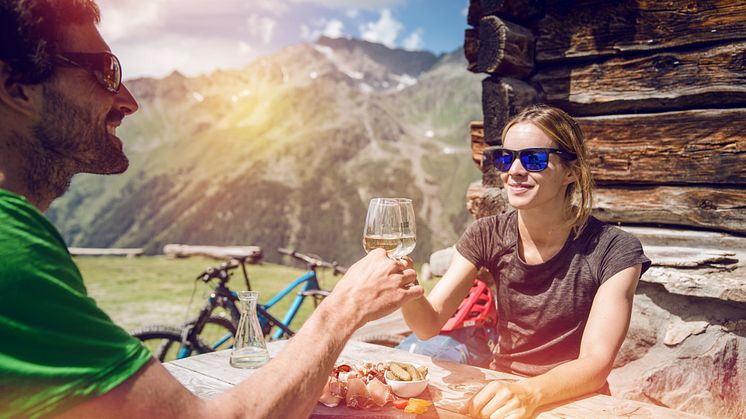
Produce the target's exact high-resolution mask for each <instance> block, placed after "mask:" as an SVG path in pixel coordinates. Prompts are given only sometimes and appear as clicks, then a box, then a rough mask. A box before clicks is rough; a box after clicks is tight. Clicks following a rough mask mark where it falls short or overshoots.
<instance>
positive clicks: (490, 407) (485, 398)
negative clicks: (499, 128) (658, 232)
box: [402, 105, 650, 418]
mask: <svg viewBox="0 0 746 419" xmlns="http://www.w3.org/2000/svg"><path fill="white" fill-rule="evenodd" d="M492 163H493V164H494V165H495V167H496V168H497V169H498V170H499V171H500V172H501V173H500V177H501V179H502V182H503V185H504V187H505V190H506V192H507V196H508V201H509V202H510V205H511V206H512V207H513V208H515V211H512V212H509V213H507V214H501V215H497V216H492V217H486V218H482V219H480V220H478V221H477V222H475V223H474V224H472V225H471V226H470V227H469V228H468V229H467V231H466V232H465V233H464V235H463V236H462V237H461V239H460V240H459V242H458V243H457V245H456V250H457V252H455V255H454V258H453V260H452V262H451V265H450V267H449V268H448V271H447V272H446V274H445V275H444V276H443V278H442V279H441V280H440V282H439V283H438V284H437V285H436V286H435V288H434V289H433V290H432V291H431V292H430V294H429V295H428V296H427V297H421V298H419V299H416V300H413V301H411V302H409V303H407V304H405V305H404V306H403V309H402V310H403V313H404V319H405V320H406V321H407V323H408V324H409V326H410V327H411V329H412V330H413V331H414V332H415V334H416V335H417V337H418V338H420V339H427V338H429V337H431V336H434V335H436V334H437V333H438V332H439V330H440V328H441V327H442V326H443V324H445V322H446V321H447V320H448V318H449V317H450V316H451V315H452V314H453V313H454V312H455V311H456V309H457V308H458V305H459V303H460V302H461V300H462V299H463V298H464V296H465V295H466V293H467V292H468V290H469V288H470V287H471V285H472V280H473V279H474V277H475V275H476V273H477V270H478V269H479V268H482V267H484V268H487V269H488V270H489V271H490V272H491V274H492V275H493V277H494V278H495V285H496V289H497V295H496V300H497V311H498V322H497V333H498V342H497V345H496V346H495V348H494V349H493V357H492V363H491V365H490V366H491V367H492V368H494V369H498V370H501V371H507V372H511V373H514V374H519V375H522V376H524V377H526V378H524V379H523V380H520V381H518V382H514V383H503V382H498V381H495V382H491V383H489V384H488V385H487V386H485V387H484V388H483V389H482V390H481V391H480V392H479V393H477V394H476V395H475V396H474V397H473V399H472V401H471V403H470V406H469V409H470V414H472V415H473V416H477V417H501V418H502V417H516V418H520V417H528V416H530V415H531V414H532V413H533V412H534V410H535V409H536V408H537V407H539V406H542V405H545V404H549V403H553V402H557V401H560V400H565V399H569V398H572V397H576V396H580V395H583V394H586V393H590V392H595V391H605V392H608V388H607V387H606V377H607V376H608V374H609V372H610V371H611V367H612V364H613V362H614V358H615V357H616V354H617V351H618V350H619V347H620V345H621V344H622V342H623V341H624V337H625V335H626V333H627V328H628V326H629V320H630V313H631V311H632V299H633V296H634V292H635V288H636V286H637V281H638V280H639V278H640V276H641V275H642V273H644V272H645V270H647V268H648V267H649V266H650V260H648V258H647V257H645V255H644V254H643V252H642V246H641V245H640V242H639V240H637V239H636V238H635V237H634V236H632V235H631V234H629V233H626V232H624V231H622V230H620V229H618V228H615V227H612V226H609V225H605V224H604V223H602V222H600V221H599V220H597V219H595V218H594V217H591V216H590V213H591V204H592V203H591V189H592V181H591V173H590V166H589V164H588V157H587V151H586V148H585V145H584V143H583V134H582V132H581V130H580V127H579V126H578V124H577V123H576V122H575V121H574V120H573V119H572V118H571V117H570V116H569V115H567V114H566V113H565V112H563V111H562V110H560V109H556V108H552V107H548V106H541V105H540V106H533V107H530V108H528V109H526V110H524V111H523V112H521V113H520V114H519V115H517V116H516V117H515V118H513V119H512V120H511V121H510V122H509V123H508V124H507V125H506V127H505V129H504V130H503V133H502V148H499V149H497V150H495V151H494V153H493V157H492Z"/></svg>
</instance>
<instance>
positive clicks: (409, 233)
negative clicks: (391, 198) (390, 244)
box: [392, 198, 417, 259]
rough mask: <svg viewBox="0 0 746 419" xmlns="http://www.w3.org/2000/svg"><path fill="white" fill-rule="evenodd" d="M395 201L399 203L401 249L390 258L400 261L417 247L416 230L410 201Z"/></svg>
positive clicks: (401, 199) (405, 199) (402, 199)
mask: <svg viewBox="0 0 746 419" xmlns="http://www.w3.org/2000/svg"><path fill="white" fill-rule="evenodd" d="M396 201H397V202H398V203H399V210H400V211H401V247H400V248H399V249H397V250H396V251H395V252H394V254H393V255H392V256H393V257H395V258H397V259H400V258H403V257H404V256H407V255H408V254H410V253H412V251H413V250H414V248H415V246H416V245H417V228H416V223H415V219H414V206H413V205H412V200H411V199H407V198H396Z"/></svg>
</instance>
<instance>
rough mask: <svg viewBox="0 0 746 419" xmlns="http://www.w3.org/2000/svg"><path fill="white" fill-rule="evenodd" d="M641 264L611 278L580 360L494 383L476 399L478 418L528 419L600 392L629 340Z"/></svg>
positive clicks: (586, 332)
mask: <svg viewBox="0 0 746 419" xmlns="http://www.w3.org/2000/svg"><path fill="white" fill-rule="evenodd" d="M639 278H640V265H635V266H631V267H629V268H627V269H624V270H623V271H621V272H619V273H617V274H615V275H614V276H612V277H611V278H609V279H608V280H607V281H606V282H605V283H604V284H603V285H601V287H600V288H599V289H598V292H597V293H596V297H595V298H594V299H593V306H592V307H591V312H590V315H589V317H588V323H587V324H586V326H585V330H584V331H583V338H582V341H581V343H580V355H579V356H578V358H577V359H575V360H572V361H569V362H566V363H564V364H561V365H558V366H557V367H555V368H553V369H552V370H550V371H548V372H546V373H545V374H542V375H537V376H536V377H531V378H527V379H524V380H521V381H519V382H516V383H510V384H506V383H502V382H499V381H493V382H491V383H489V384H488V385H487V386H485V387H484V388H483V389H482V390H481V391H480V392H479V393H477V395H475V396H474V398H473V399H472V401H471V403H470V406H469V412H470V413H471V414H472V415H473V416H475V417H500V418H506V417H508V418H513V417H515V418H523V417H529V416H530V415H531V414H532V413H533V411H534V410H535V409H536V408H538V407H539V406H542V405H546V404H550V403H554V402H558V401H561V400H567V399H571V398H574V397H578V396H581V395H584V394H587V393H590V392H593V391H596V390H598V389H599V388H601V387H602V386H603V384H604V382H605V381H606V377H607V376H608V375H609V372H610V371H611V367H612V365H613V363H614V358H615V357H616V354H617V352H618V351H619V347H620V346H621V345H622V342H623V341H624V337H625V336H626V335H627V328H628V327H629V320H630V316H631V314H632V299H633V298H634V295H635V288H637V281H638V280H639Z"/></svg>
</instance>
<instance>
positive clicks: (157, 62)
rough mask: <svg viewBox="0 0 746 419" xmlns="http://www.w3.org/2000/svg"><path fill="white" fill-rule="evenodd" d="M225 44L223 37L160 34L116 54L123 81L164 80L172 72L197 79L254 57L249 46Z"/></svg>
mask: <svg viewBox="0 0 746 419" xmlns="http://www.w3.org/2000/svg"><path fill="white" fill-rule="evenodd" d="M244 45H245V47H244V48H242V46H241V43H236V42H235V41H234V42H227V41H226V40H225V39H223V38H205V37H203V36H193V37H189V38H185V37H184V36H182V35H163V36H160V37H158V38H152V39H150V40H148V44H147V45H143V44H141V43H139V42H131V43H127V44H122V45H120V46H119V48H118V50H117V55H118V56H119V58H120V60H121V61H122V67H123V69H124V74H123V75H124V77H125V79H132V78H136V77H142V76H148V77H164V76H166V75H168V74H170V73H171V72H172V71H174V70H178V71H179V72H181V73H183V74H185V75H187V76H197V75H200V74H205V73H210V72H212V71H215V70H217V69H219V68H240V67H242V66H244V65H246V64H247V63H249V62H250V61H251V60H252V59H253V58H254V57H255V55H256V54H260V53H261V51H255V50H254V49H253V48H252V47H251V46H249V45H248V44H245V43H244Z"/></svg>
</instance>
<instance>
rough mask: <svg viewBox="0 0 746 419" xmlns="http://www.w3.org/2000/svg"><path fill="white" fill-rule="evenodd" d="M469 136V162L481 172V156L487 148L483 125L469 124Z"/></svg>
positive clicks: (476, 122) (480, 122) (477, 123)
mask: <svg viewBox="0 0 746 419" xmlns="http://www.w3.org/2000/svg"><path fill="white" fill-rule="evenodd" d="M469 134H470V137H471V160H472V161H473V162H474V164H476V165H477V167H478V168H479V169H480V170H481V169H482V155H483V154H484V149H485V148H486V147H487V143H486V142H485V141H484V123H483V122H482V121H472V122H471V123H470V124H469Z"/></svg>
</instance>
